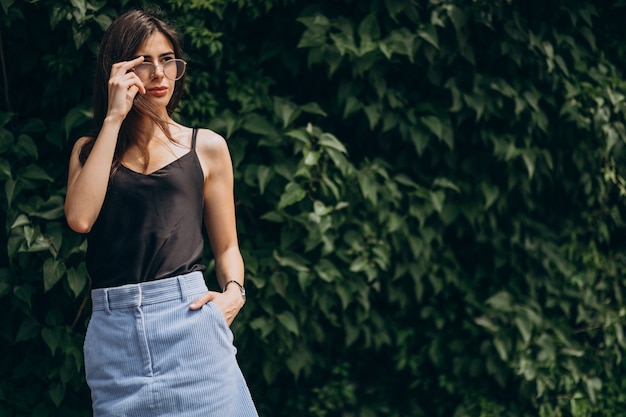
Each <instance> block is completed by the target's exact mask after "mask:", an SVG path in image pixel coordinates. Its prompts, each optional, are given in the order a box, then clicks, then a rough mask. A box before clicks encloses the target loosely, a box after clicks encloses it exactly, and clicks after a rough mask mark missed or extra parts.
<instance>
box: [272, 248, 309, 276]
mask: <svg viewBox="0 0 626 417" xmlns="http://www.w3.org/2000/svg"><path fill="white" fill-rule="evenodd" d="M272 255H273V257H274V259H276V261H277V262H278V264H279V265H281V266H286V267H289V268H293V269H295V270H296V271H300V272H308V271H310V268H309V267H308V265H307V264H308V261H307V260H306V258H303V257H302V256H299V255H296V254H294V253H290V254H287V253H286V254H280V255H279V254H278V252H277V251H274V252H273V253H272Z"/></svg>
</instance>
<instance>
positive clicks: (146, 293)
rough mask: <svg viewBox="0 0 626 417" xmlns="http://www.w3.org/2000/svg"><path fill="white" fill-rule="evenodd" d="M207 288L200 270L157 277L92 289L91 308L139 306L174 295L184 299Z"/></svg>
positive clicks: (174, 297) (171, 297)
mask: <svg viewBox="0 0 626 417" xmlns="http://www.w3.org/2000/svg"><path fill="white" fill-rule="evenodd" d="M205 291H207V286H206V282H205V281H204V276H203V275H202V272H200V271H195V272H191V273H189V274H185V275H178V276H175V277H171V278H164V279H159V280H156V281H148V282H141V283H138V284H127V285H121V286H119V287H110V288H96V289H94V290H91V301H92V310H93V311H98V310H107V311H109V310H114V309H118V308H128V307H139V306H143V305H148V304H156V303H161V302H164V301H171V300H175V299H185V298H187V297H188V296H190V295H192V294H198V293H202V292H205Z"/></svg>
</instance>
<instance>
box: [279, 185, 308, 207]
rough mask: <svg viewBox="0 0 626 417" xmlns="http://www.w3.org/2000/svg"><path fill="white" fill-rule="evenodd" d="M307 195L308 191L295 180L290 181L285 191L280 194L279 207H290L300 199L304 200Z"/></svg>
mask: <svg viewBox="0 0 626 417" xmlns="http://www.w3.org/2000/svg"><path fill="white" fill-rule="evenodd" d="M304 197H306V191H304V190H303V189H302V187H300V185H299V184H297V183H295V182H290V183H288V184H287V185H286V186H285V191H284V192H283V194H282V195H281V196H280V201H279V202H278V209H279V210H282V209H284V208H285V207H289V206H291V205H293V204H295V203H297V202H299V201H302V200H303V199H304Z"/></svg>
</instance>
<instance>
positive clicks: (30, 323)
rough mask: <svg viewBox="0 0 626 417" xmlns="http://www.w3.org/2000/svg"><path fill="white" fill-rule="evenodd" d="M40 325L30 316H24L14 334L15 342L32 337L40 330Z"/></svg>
mask: <svg viewBox="0 0 626 417" xmlns="http://www.w3.org/2000/svg"><path fill="white" fill-rule="evenodd" d="M40 329H41V325H40V324H39V323H38V322H37V321H36V320H35V319H33V318H32V317H26V318H25V319H24V321H22V323H21V324H20V327H19V329H18V331H17V334H16V336H15V342H16V343H17V342H24V341H26V340H31V339H34V338H35V337H36V336H37V335H38V334H39V332H40Z"/></svg>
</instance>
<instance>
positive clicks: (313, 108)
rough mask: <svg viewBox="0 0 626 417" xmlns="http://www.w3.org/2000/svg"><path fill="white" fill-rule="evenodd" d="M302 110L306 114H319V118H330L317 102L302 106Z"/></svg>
mask: <svg viewBox="0 0 626 417" xmlns="http://www.w3.org/2000/svg"><path fill="white" fill-rule="evenodd" d="M300 110H302V111H303V112H305V113H310V114H317V115H319V116H328V114H327V113H326V112H325V111H324V110H323V109H322V108H321V107H320V105H319V104H317V103H315V102H310V103H306V104H304V105H302V106H300Z"/></svg>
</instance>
